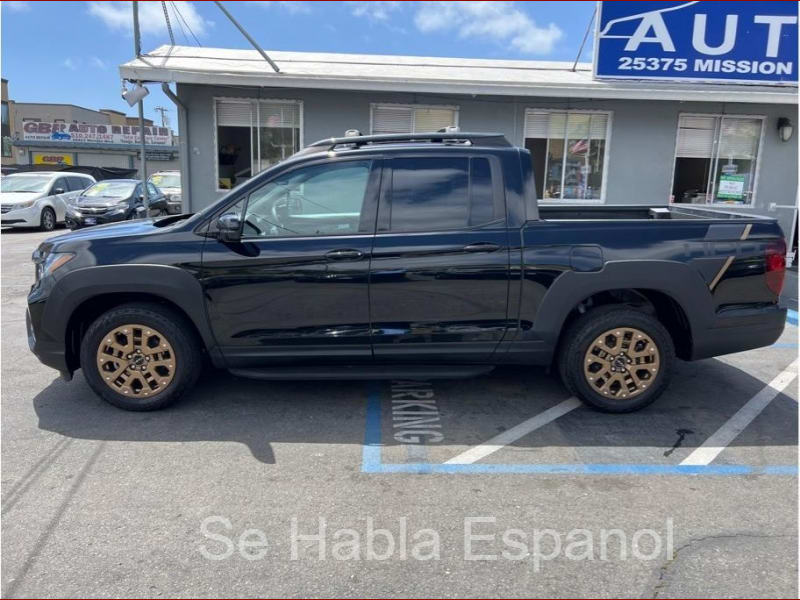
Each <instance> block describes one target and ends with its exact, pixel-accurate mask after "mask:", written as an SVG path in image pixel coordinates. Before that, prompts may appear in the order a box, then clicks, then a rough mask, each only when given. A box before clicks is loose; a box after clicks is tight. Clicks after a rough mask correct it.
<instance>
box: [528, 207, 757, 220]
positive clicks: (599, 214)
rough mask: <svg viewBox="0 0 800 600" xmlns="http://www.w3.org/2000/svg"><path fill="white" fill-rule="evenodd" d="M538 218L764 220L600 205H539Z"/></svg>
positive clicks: (720, 211) (699, 210) (721, 212)
mask: <svg viewBox="0 0 800 600" xmlns="http://www.w3.org/2000/svg"><path fill="white" fill-rule="evenodd" d="M539 217H540V218H541V219H545V220H553V221H562V220H592V221H595V220H621V221H635V220H651V219H667V220H672V221H676V220H680V221H687V220H698V219H701V220H708V219H712V220H724V221H730V220H734V221H735V220H740V219H748V220H749V219H755V220H758V219H766V217H759V216H756V215H748V214H744V213H737V212H735V211H729V210H725V209H724V208H722V207H719V208H707V207H695V206H691V205H675V204H673V205H664V206H652V205H613V204H612V205H608V204H604V205H599V206H565V205H553V204H551V205H547V204H539Z"/></svg>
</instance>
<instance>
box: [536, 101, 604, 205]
mask: <svg viewBox="0 0 800 600" xmlns="http://www.w3.org/2000/svg"><path fill="white" fill-rule="evenodd" d="M535 113H547V114H551V113H564V114H566V115H567V126H566V127H565V128H564V138H563V140H564V150H565V154H566V148H567V135H568V133H569V115H571V114H579V115H590V116H591V115H605V116H606V137H605V149H604V150H603V174H602V185H601V186H600V198H599V199H585V198H584V199H579V198H572V199H570V198H567V199H564V198H557V199H553V198H549V199H544V198H540V197H539V193H538V190H535V191H536V201H537V202H538V203H540V204H558V205H566V206H576V205H579V206H580V205H587V204H588V205H596V204H605V203H606V193H607V191H608V163H609V160H610V158H611V131H612V125H613V122H614V111H613V110H605V109H583V108H581V109H565V108H536V107H526V108H525V117H524V119H523V123H522V146H523V147H524V146H525V140H527V139H546V140H548V144H549V140H550V138H549V137H548V138H528V137H526V136H525V131H526V130H527V128H528V116H529V115H530V114H535ZM553 139H556V138H553ZM544 165H545V173H547V157H545V164H544ZM566 171H567V170H566V169H565V168H563V166H562V168H561V189H562V190H563V189H564V178H565V176H566ZM538 183H539V182H536V184H537V187H538ZM542 189H544V188H542Z"/></svg>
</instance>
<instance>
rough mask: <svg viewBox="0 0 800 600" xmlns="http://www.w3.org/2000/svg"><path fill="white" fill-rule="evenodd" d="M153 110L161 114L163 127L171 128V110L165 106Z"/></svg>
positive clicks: (155, 107)
mask: <svg viewBox="0 0 800 600" xmlns="http://www.w3.org/2000/svg"><path fill="white" fill-rule="evenodd" d="M153 110H154V111H156V112H157V113H161V126H162V127H169V115H168V114H167V113H169V109H168V108H166V107H164V106H154V107H153Z"/></svg>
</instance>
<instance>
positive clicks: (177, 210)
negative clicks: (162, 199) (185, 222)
mask: <svg viewBox="0 0 800 600" xmlns="http://www.w3.org/2000/svg"><path fill="white" fill-rule="evenodd" d="M182 212H183V206H182V203H181V201H180V200H179V201H177V202H171V201H170V202H167V214H168V215H179V214H181V213H182Z"/></svg>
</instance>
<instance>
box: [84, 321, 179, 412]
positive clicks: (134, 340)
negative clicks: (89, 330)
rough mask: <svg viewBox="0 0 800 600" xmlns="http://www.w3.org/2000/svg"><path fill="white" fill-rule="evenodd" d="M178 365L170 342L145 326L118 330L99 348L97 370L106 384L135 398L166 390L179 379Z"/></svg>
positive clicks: (102, 341)
mask: <svg viewBox="0 0 800 600" xmlns="http://www.w3.org/2000/svg"><path fill="white" fill-rule="evenodd" d="M175 365H176V360H175V351H174V350H173V349H172V345H171V344H170V342H169V340H168V339H167V338H166V337H165V336H164V335H163V334H162V333H161V332H159V331H157V330H155V329H153V328H152V327H147V326H145V325H137V324H135V323H131V324H128V325H121V326H119V327H115V328H114V329H112V330H111V331H109V332H108V333H107V334H106V335H105V336H103V339H102V340H101V342H100V344H99V346H98V348H97V370H98V372H99V373H100V376H101V377H102V378H103V380H104V381H105V383H106V385H108V387H110V388H111V389H112V390H114V391H115V392H117V393H118V394H122V395H125V396H128V397H131V398H144V397H151V396H154V395H155V394H158V393H160V392H162V391H164V390H165V389H166V388H167V387H168V386H169V384H170V383H172V378H173V377H174V376H175Z"/></svg>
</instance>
